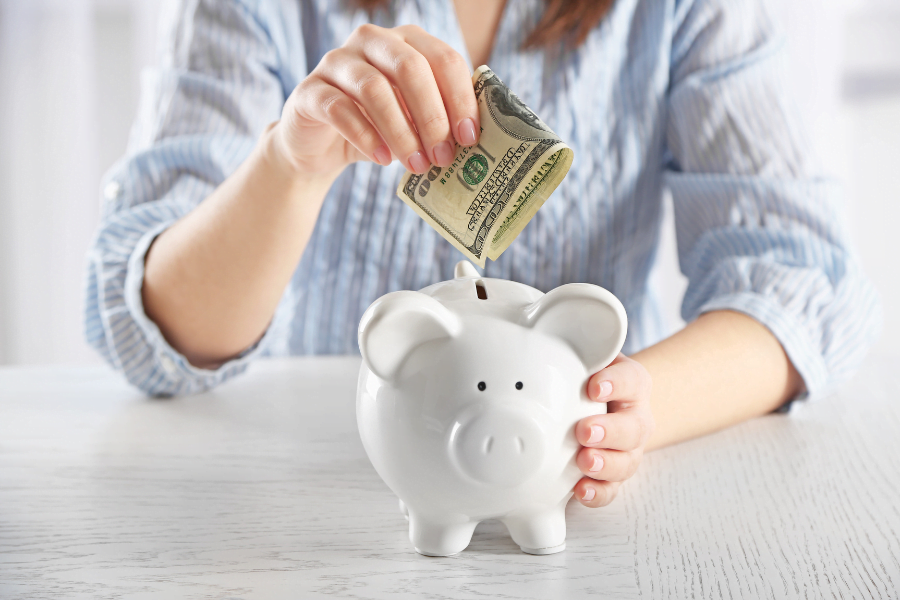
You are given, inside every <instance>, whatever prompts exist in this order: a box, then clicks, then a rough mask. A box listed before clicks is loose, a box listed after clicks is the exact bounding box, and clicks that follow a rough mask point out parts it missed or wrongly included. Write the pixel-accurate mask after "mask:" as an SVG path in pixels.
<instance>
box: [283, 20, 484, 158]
mask: <svg viewBox="0 0 900 600" xmlns="http://www.w3.org/2000/svg"><path fill="white" fill-rule="evenodd" d="M407 115H408V116H407ZM275 129H276V131H273V132H272V133H273V134H275V135H274V137H273V142H274V146H275V150H276V152H277V153H278V154H279V158H280V159H282V160H283V164H286V165H287V166H288V167H289V168H290V169H291V170H293V171H294V172H295V173H296V174H304V175H329V174H336V173H338V172H340V171H341V170H343V168H344V167H346V166H347V165H348V164H350V163H353V162H356V161H359V160H370V161H372V162H375V163H378V164H380V165H388V164H390V162H391V161H392V160H393V159H395V158H396V159H398V160H400V162H401V163H403V166H404V167H406V168H407V169H408V170H410V171H412V172H414V173H425V172H426V171H427V170H428V169H429V168H430V165H431V164H434V165H438V166H442V167H446V166H449V165H450V164H451V163H452V162H453V158H454V154H455V152H454V150H455V145H454V139H455V140H456V141H457V142H459V143H460V144H461V145H463V146H472V145H474V144H475V143H477V141H478V137H479V132H480V123H479V119H478V104H477V102H476V100H475V93H474V90H473V88H472V78H471V73H470V71H469V67H468V65H467V64H466V61H465V59H464V58H463V57H462V56H461V55H460V54H459V53H458V52H456V51H455V50H454V49H453V48H452V47H450V46H449V45H448V44H446V43H444V42H442V41H441V40H439V39H437V38H435V37H433V36H431V35H429V34H428V33H426V32H425V31H424V30H422V29H421V28H420V27H416V26H415V25H404V26H401V27H395V28H393V29H384V28H382V27H377V26H375V25H370V24H366V25H362V26H360V27H359V28H357V29H356V30H355V31H354V32H353V33H352V34H351V35H350V37H349V38H348V39H347V41H346V43H345V44H344V45H343V46H341V47H340V48H336V49H334V50H331V51H330V52H328V53H327V54H325V56H324V57H322V60H321V61H320V62H319V64H318V65H317V66H316V68H315V69H313V71H312V73H310V74H309V76H308V77H307V78H306V79H304V80H303V81H301V82H300V84H299V85H298V86H297V87H296V88H295V89H294V91H293V93H292V94H291V96H290V97H289V98H288V100H287V103H286V104H285V106H284V110H283V112H282V117H281V120H280V121H279V122H278V123H277V124H276V126H275ZM279 162H282V161H279Z"/></svg>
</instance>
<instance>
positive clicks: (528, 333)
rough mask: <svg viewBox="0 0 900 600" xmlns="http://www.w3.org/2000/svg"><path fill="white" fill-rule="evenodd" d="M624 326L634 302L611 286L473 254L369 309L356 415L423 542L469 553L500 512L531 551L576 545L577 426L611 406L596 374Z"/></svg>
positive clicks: (438, 552) (416, 539)
mask: <svg viewBox="0 0 900 600" xmlns="http://www.w3.org/2000/svg"><path fill="white" fill-rule="evenodd" d="M479 288H480V289H479ZM625 332H626V316H625V309H624V308H623V307H622V304H621V303H620V302H619V301H618V299H617V298H616V297H615V296H613V295H612V294H611V293H610V292H608V291H606V290H604V289H603V288H600V287H598V286H595V285H589V284H579V283H575V284H568V285H564V286H561V287H559V288H556V289H555V290H552V291H550V292H549V293H547V294H543V293H541V292H540V291H538V290H536V289H534V288H531V287H529V286H526V285H523V284H520V283H515V282H511V281H505V280H501V279H489V278H482V277H479V275H478V273H477V271H475V268H474V267H473V266H472V265H471V264H469V263H467V262H465V261H464V262H461V263H460V264H458V265H457V268H456V278H455V279H453V280H451V281H445V282H442V283H437V284H435V285H432V286H429V287H427V288H425V289H423V290H421V291H419V292H412V291H401V292H394V293H391V294H387V295H385V296H383V297H381V298H379V299H378V300H376V301H375V302H374V303H373V304H372V306H370V307H369V308H368V310H367V311H366V313H365V314H364V315H363V318H362V321H361V322H360V326H359V346H360V350H361V352H362V356H363V365H362V368H361V370H360V374H359V384H358V388H357V403H356V412H357V421H358V424H359V431H360V435H361V437H362V442H363V445H364V446H365V449H366V452H367V453H368V455H369V458H370V459H371V461H372V464H373V465H374V467H375V469H376V470H377V471H378V474H379V475H380V476H381V477H382V478H383V479H384V481H385V483H387V485H388V486H389V487H390V488H391V490H393V491H394V493H396V494H397V496H399V497H400V500H401V503H400V504H401V509H402V510H404V512H405V513H406V514H407V516H408V518H409V536H410V540H411V541H412V543H413V546H414V547H415V549H416V551H418V552H419V553H421V554H425V555H429V556H446V555H450V554H455V553H457V552H460V551H461V550H463V549H465V547H466V546H468V544H469V541H470V539H471V537H472V532H473V531H474V529H475V526H476V525H477V524H478V523H479V522H480V521H482V520H484V519H499V520H501V521H502V522H503V523H504V524H505V525H506V527H507V528H508V530H509V532H510V535H511V536H512V538H513V540H514V541H515V542H516V543H517V544H518V545H519V546H520V547H521V548H522V550H523V551H525V552H528V553H531V554H551V553H554V552H559V551H560V550H563V549H564V548H565V539H566V523H565V506H566V503H567V502H568V501H569V498H570V497H571V495H572V487H573V486H574V485H575V483H576V482H577V481H578V480H579V479H580V478H581V473H580V471H579V470H578V468H577V467H576V465H575V461H574V459H575V454H576V452H577V451H578V448H579V445H578V442H577V441H576V440H575V435H574V425H575V423H577V422H578V421H579V420H580V419H582V418H583V417H585V416H588V415H591V414H598V413H602V412H605V410H606V405H605V404H603V403H598V402H591V401H589V400H588V399H587V395H586V384H587V380H588V378H589V377H590V375H591V374H593V373H595V372H596V371H598V370H600V369H602V368H603V367H605V366H606V365H608V364H609V363H610V362H611V361H612V360H613V359H614V358H615V356H616V355H617V354H618V352H619V350H620V349H621V348H622V344H623V343H624V341H625Z"/></svg>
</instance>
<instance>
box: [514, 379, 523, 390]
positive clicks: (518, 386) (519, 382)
mask: <svg viewBox="0 0 900 600" xmlns="http://www.w3.org/2000/svg"><path fill="white" fill-rule="evenodd" d="M523 387H525V386H524V385H522V382H521V381H517V382H516V389H517V390H521V389H522V388H523Z"/></svg>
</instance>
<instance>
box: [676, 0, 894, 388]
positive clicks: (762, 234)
mask: <svg viewBox="0 0 900 600" xmlns="http://www.w3.org/2000/svg"><path fill="white" fill-rule="evenodd" d="M675 23H676V28H675V30H674V33H673V45H672V57H671V65H672V66H671V79H670V81H671V83H670V88H669V94H668V124H667V132H666V138H667V149H668V154H669V156H668V159H669V169H668V171H667V173H666V181H667V186H668V187H669V189H670V190H671V192H672V197H673V202H674V212H675V222H676V231H677V243H678V254H679V262H680V265H681V269H682V272H683V273H684V274H685V275H686V276H687V278H688V280H689V284H688V289H687V291H686V293H685V298H684V303H683V306H682V316H683V317H684V319H685V320H687V321H690V320H692V319H694V318H696V317H697V316H698V315H700V314H702V313H704V312H708V311H713V310H723V309H728V310H735V311H739V312H742V313H745V314H747V315H750V316H751V317H753V318H755V319H756V320H758V321H759V322H761V323H762V324H763V325H765V326H766V327H767V328H768V329H769V330H770V331H771V332H772V333H773V334H774V335H775V337H776V338H777V339H778V340H779V341H780V343H781V344H782V346H783V348H784V349H785V352H786V353H787V355H788V357H789V358H790V360H791V362H792V363H793V364H794V366H795V368H796V369H797V371H798V372H799V373H800V375H801V376H802V378H803V380H804V382H805V385H806V391H807V393H808V394H809V395H810V396H812V397H815V396H819V395H822V394H825V393H827V392H828V391H829V390H830V389H831V387H832V385H833V384H834V383H836V382H838V381H841V380H843V379H845V378H847V377H848V376H849V375H851V374H852V373H853V371H854V370H855V369H856V368H857V367H858V365H859V364H860V362H861V361H862V360H863V358H864V356H865V353H866V352H867V350H868V348H869V347H870V346H871V344H872V342H873V341H874V339H875V338H876V337H877V334H878V331H879V329H880V321H881V306H880V302H879V299H878V296H877V294H876V292H875V290H874V288H873V286H872V284H871V283H870V281H869V280H868V279H867V278H866V277H865V276H864V274H863V272H862V270H861V268H860V265H859V263H858V260H857V258H856V256H855V254H854V252H853V250H852V248H851V247H850V244H849V241H848V237H847V233H846V231H845V230H844V218H843V216H842V212H841V211H842V208H841V191H840V188H839V186H838V184H837V183H836V182H834V181H832V180H830V179H828V178H827V177H824V176H823V175H822V173H821V171H820V168H819V167H818V166H817V165H816V164H815V162H814V153H813V152H812V149H811V148H810V145H809V141H808V140H807V137H806V135H805V133H804V127H803V125H802V118H801V117H800V115H799V112H798V109H797V108H796V107H795V106H794V105H793V104H792V100H791V95H790V93H789V92H788V90H787V86H786V78H785V73H786V59H785V49H786V47H785V44H784V40H783V37H782V36H780V35H779V34H778V33H777V32H776V28H775V27H773V25H772V23H771V21H770V20H769V18H768V16H767V15H766V14H765V12H764V10H763V6H762V3H761V2H756V1H749V0H742V1H738V2H735V1H733V0H727V1H726V0H696V1H693V2H692V1H685V2H682V3H679V4H677V5H676V19H675Z"/></svg>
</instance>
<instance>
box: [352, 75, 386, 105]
mask: <svg viewBox="0 0 900 600" xmlns="http://www.w3.org/2000/svg"><path fill="white" fill-rule="evenodd" d="M356 91H357V92H358V93H359V95H360V97H361V98H364V99H366V100H370V101H371V100H379V99H381V98H384V97H385V96H386V95H389V94H393V88H392V87H391V84H390V83H389V82H388V81H387V79H385V78H384V76H383V75H381V73H378V72H375V73H370V74H368V75H364V76H363V77H361V78H360V79H359V80H358V82H357V84H356Z"/></svg>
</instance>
